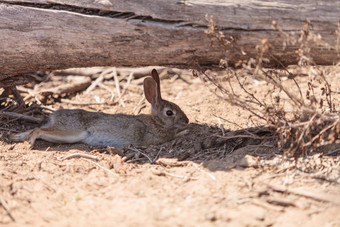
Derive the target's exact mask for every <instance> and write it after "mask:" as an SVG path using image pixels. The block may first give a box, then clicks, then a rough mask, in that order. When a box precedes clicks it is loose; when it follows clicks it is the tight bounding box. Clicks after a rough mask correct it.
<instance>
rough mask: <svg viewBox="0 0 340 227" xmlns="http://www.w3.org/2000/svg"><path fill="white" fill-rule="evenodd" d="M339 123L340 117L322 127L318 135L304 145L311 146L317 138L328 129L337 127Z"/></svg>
mask: <svg viewBox="0 0 340 227" xmlns="http://www.w3.org/2000/svg"><path fill="white" fill-rule="evenodd" d="M337 124H340V119H339V120H337V121H335V122H334V123H333V124H331V125H328V126H327V127H326V128H324V129H322V130H321V131H320V133H319V134H318V135H316V136H314V137H313V138H312V139H311V140H309V142H308V143H305V144H304V145H303V146H304V147H309V146H311V145H312V144H313V143H314V141H315V140H317V139H319V138H320V137H321V136H322V135H323V134H324V133H325V132H326V131H327V130H329V129H331V128H335V127H336V126H337Z"/></svg>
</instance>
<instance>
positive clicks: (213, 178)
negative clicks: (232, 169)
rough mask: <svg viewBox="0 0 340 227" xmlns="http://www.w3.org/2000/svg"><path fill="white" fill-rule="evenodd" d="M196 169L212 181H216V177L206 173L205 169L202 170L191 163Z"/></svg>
mask: <svg viewBox="0 0 340 227" xmlns="http://www.w3.org/2000/svg"><path fill="white" fill-rule="evenodd" d="M191 164H192V165H193V166H194V167H196V168H197V169H198V170H199V171H200V172H202V173H205V174H206V175H207V176H208V177H210V178H211V179H212V180H214V181H215V180H216V177H215V176H214V175H212V174H211V173H209V172H207V171H205V170H204V169H202V168H201V167H200V166H198V165H197V164H196V163H191Z"/></svg>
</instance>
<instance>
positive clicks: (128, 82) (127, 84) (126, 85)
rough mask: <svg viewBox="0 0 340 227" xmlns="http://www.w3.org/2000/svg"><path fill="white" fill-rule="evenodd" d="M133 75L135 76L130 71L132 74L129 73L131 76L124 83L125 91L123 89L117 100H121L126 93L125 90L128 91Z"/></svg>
mask: <svg viewBox="0 0 340 227" xmlns="http://www.w3.org/2000/svg"><path fill="white" fill-rule="evenodd" d="M132 77H133V73H130V74H129V77H128V80H127V82H126V84H125V85H124V88H123V91H122V95H121V96H120V97H119V98H118V101H117V102H120V100H121V98H122V97H123V95H124V94H125V92H126V89H127V88H128V87H129V86H130V83H131V80H132Z"/></svg>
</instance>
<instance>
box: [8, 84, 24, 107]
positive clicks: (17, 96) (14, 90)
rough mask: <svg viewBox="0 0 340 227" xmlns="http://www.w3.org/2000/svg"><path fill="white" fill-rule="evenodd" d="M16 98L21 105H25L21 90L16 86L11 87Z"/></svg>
mask: <svg viewBox="0 0 340 227" xmlns="http://www.w3.org/2000/svg"><path fill="white" fill-rule="evenodd" d="M10 89H11V91H12V93H13V95H14V97H15V99H16V100H17V102H18V104H19V107H24V106H25V101H24V100H23V99H22V97H21V95H20V93H19V91H18V90H17V88H16V86H13V87H10Z"/></svg>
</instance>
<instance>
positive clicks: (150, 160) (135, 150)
mask: <svg viewBox="0 0 340 227" xmlns="http://www.w3.org/2000/svg"><path fill="white" fill-rule="evenodd" d="M128 149H129V150H131V151H134V152H137V153H139V154H141V155H143V156H144V157H146V158H147V159H148V160H149V162H150V163H153V161H152V159H151V158H150V157H149V156H148V155H146V154H145V153H143V152H141V151H140V150H137V149H135V148H132V147H129V148H128Z"/></svg>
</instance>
